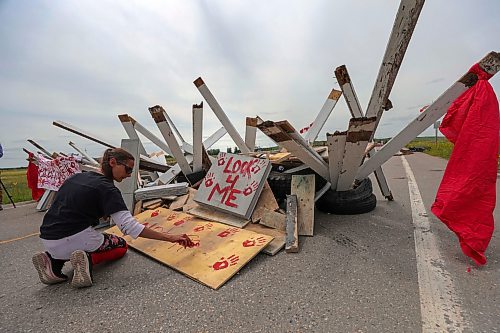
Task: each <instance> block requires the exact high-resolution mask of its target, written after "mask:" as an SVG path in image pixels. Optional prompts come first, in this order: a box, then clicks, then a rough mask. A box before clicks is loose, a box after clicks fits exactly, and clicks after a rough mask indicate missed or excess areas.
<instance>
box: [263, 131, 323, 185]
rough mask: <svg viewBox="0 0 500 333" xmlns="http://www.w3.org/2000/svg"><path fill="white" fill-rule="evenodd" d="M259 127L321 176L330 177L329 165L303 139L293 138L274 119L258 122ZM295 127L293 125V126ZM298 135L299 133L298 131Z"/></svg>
mask: <svg viewBox="0 0 500 333" xmlns="http://www.w3.org/2000/svg"><path fill="white" fill-rule="evenodd" d="M257 127H258V128H259V129H260V130H261V131H262V132H263V133H264V134H265V135H267V136H268V137H269V138H270V139H271V140H273V141H274V142H276V144H277V145H279V146H280V147H282V148H285V149H286V150H287V151H288V152H290V153H292V154H293V155H294V156H295V157H297V158H298V159H299V160H301V161H302V162H303V163H304V164H306V165H307V166H309V167H310V168H311V169H313V170H314V171H315V172H316V173H318V174H319V175H320V176H321V177H323V178H325V179H326V180H329V179H330V175H329V172H328V165H327V164H326V163H325V161H324V160H323V158H322V157H321V156H319V155H318V153H316V151H314V149H311V148H310V147H309V146H308V145H307V144H306V146H307V147H308V148H309V149H308V148H306V147H305V146H304V145H303V143H302V141H304V139H302V141H299V140H296V139H295V138H292V136H291V133H287V132H286V131H284V130H283V128H282V127H279V126H277V124H276V123H274V122H272V121H265V122H263V123H261V124H258V125H257ZM291 128H292V129H293V127H291ZM294 131H295V130H294ZM296 135H299V134H298V133H296Z"/></svg>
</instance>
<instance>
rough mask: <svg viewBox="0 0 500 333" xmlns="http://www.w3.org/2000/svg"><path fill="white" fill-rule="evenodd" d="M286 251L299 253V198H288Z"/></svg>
mask: <svg viewBox="0 0 500 333" xmlns="http://www.w3.org/2000/svg"><path fill="white" fill-rule="evenodd" d="M285 251H286V252H287V253H294V252H299V234H298V227H297V196H296V195H287V196H286V238H285Z"/></svg>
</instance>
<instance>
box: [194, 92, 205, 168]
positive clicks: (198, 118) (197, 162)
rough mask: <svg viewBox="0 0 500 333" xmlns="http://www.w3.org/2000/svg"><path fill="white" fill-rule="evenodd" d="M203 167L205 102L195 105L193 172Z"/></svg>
mask: <svg viewBox="0 0 500 333" xmlns="http://www.w3.org/2000/svg"><path fill="white" fill-rule="evenodd" d="M202 169H203V102H201V103H200V104H194V105H193V172H198V171H201V170H202Z"/></svg>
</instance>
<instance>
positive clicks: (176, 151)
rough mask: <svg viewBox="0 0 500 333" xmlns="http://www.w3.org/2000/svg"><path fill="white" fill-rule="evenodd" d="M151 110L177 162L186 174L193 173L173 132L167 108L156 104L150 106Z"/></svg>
mask: <svg viewBox="0 0 500 333" xmlns="http://www.w3.org/2000/svg"><path fill="white" fill-rule="evenodd" d="M149 112H150V113H151V116H152V117H153V119H154V121H155V123H156V126H158V128H159V129H160V133H161V134H162V135H163V138H164V139H165V141H166V142H167V144H168V147H169V148H170V150H171V151H172V155H173V156H174V158H175V161H176V162H177V164H179V166H180V168H181V170H182V172H183V173H184V174H185V175H189V174H190V173H192V172H193V170H191V167H190V166H189V163H188V161H187V160H186V157H185V156H184V154H183V152H182V150H181V148H180V146H179V143H178V142H177V140H176V139H175V136H174V133H173V132H172V129H171V128H170V125H169V124H168V122H167V119H166V112H165V110H164V109H163V108H162V107H161V106H159V105H156V106H153V107H150V108H149Z"/></svg>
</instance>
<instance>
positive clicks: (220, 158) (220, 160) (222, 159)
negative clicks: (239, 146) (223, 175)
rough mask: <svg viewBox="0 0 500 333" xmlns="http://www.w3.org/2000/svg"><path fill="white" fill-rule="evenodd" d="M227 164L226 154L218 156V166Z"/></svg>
mask: <svg viewBox="0 0 500 333" xmlns="http://www.w3.org/2000/svg"><path fill="white" fill-rule="evenodd" d="M224 163H226V153H219V156H217V165H218V166H222V165H224Z"/></svg>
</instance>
